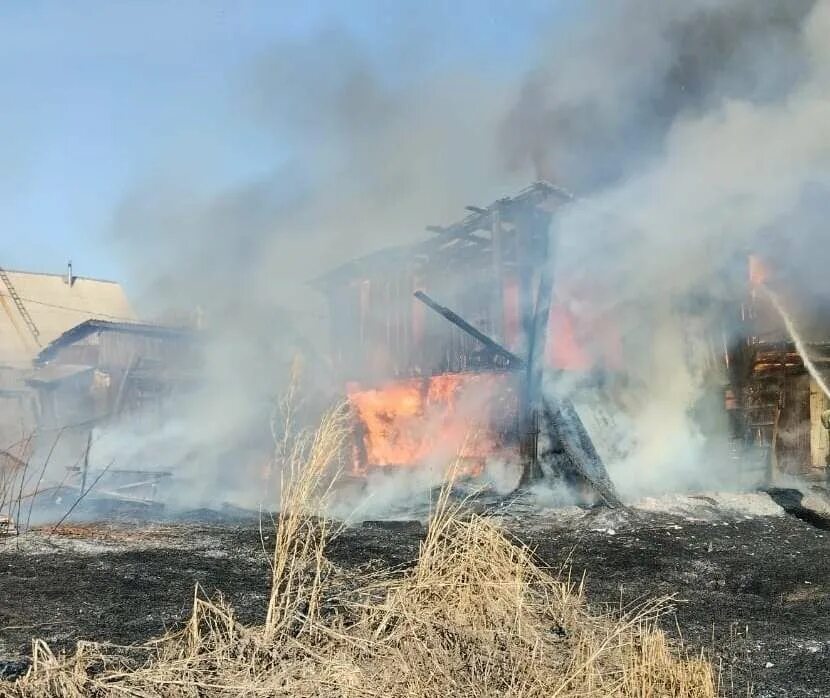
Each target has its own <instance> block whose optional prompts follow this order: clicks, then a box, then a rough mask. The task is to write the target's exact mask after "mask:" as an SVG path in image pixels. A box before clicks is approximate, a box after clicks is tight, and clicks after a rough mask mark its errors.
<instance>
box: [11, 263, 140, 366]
mask: <svg viewBox="0 0 830 698" xmlns="http://www.w3.org/2000/svg"><path fill="white" fill-rule="evenodd" d="M6 274H7V276H8V277H9V279H10V281H11V282H12V285H13V286H14V289H15V291H16V293H17V295H18V297H19V299H20V300H21V301H22V303H23V305H24V306H25V310H26V311H27V313H28V314H29V315H30V316H31V320H32V322H33V323H34V324H35V326H36V327H37V330H38V337H37V339H36V338H35V337H33V336H32V333H31V332H30V330H29V328H28V327H27V325H26V322H25V319H24V318H23V317H22V316H21V313H20V311H19V310H18V308H17V307H16V305H15V303H14V300H13V298H12V297H11V294H10V292H9V290H8V289H7V288H6V286H5V284H4V283H2V282H0V365H7V366H18V367H25V366H28V365H30V363H31V361H32V359H34V358H35V356H37V354H38V352H40V351H41V349H42V347H43V346H44V345H46V344H48V343H50V342H52V341H54V340H55V339H57V338H58V337H60V336H61V335H62V334H63V333H64V332H66V331H67V330H69V329H71V328H73V327H75V326H77V325H78V324H80V323H83V322H84V321H86V320H89V319H93V318H94V319H101V320H113V321H127V322H129V321H134V320H136V319H137V318H136V315H135V313H134V312H133V309H132V307H131V306H130V303H129V301H128V300H127V297H126V295H125V293H124V290H123V288H122V287H121V286H120V284H117V283H114V282H112V281H99V280H96V279H87V278H84V277H73V278H72V282H71V283H69V282H68V278H67V277H66V276H65V275H60V274H38V273H33V272H25V271H10V270H6Z"/></svg>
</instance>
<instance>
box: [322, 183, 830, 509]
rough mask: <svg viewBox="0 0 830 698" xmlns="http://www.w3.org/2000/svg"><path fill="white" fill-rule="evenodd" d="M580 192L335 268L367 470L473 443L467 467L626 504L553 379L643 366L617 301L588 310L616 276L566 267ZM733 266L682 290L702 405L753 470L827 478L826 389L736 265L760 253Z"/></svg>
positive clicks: (680, 313) (679, 313)
mask: <svg viewBox="0 0 830 698" xmlns="http://www.w3.org/2000/svg"><path fill="white" fill-rule="evenodd" d="M570 200H571V197H570V196H569V195H568V194H567V193H565V192H563V191H562V190H560V189H558V188H557V187H555V186H552V185H550V184H548V183H546V182H538V183H536V184H534V185H532V186H530V187H528V188H527V189H525V190H524V191H522V192H519V193H518V194H517V195H515V196H513V197H506V198H503V199H500V200H498V201H496V202H494V203H492V204H490V205H489V206H486V207H476V206H469V207H468V210H469V211H470V212H469V215H467V216H466V217H465V218H463V219H462V220H460V221H458V222H456V223H454V224H452V225H448V226H431V227H429V228H427V230H428V231H429V232H430V233H431V237H429V238H428V239H426V240H424V241H423V242H420V243H417V244H414V245H410V246H405V247H396V248H389V249H386V250H381V251H379V252H376V253H374V254H372V255H369V256H367V257H363V258H360V259H356V260H354V261H351V262H349V263H348V264H345V265H343V266H341V267H339V268H337V269H335V270H333V271H331V272H330V273H329V274H327V275H325V276H324V277H322V278H320V279H318V280H317V286H318V288H320V289H321V290H322V291H323V292H324V293H325V295H326V297H327V299H328V303H329V308H330V318H331V335H332V338H333V355H334V363H335V367H336V370H337V372H338V374H339V376H340V379H341V380H342V382H343V384H344V385H345V387H346V392H347V394H348V397H349V401H350V403H351V405H352V407H353V409H354V411H355V414H356V416H357V423H358V434H357V438H356V449H355V463H354V471H355V473H366V472H369V471H373V470H383V471H390V470H397V469H401V468H416V467H423V466H424V465H427V466H428V465H430V464H433V463H434V464H439V463H446V462H447V461H448V460H449V459H451V458H453V457H455V456H456V455H459V454H460V462H461V464H462V466H463V469H464V471H465V472H467V473H472V474H475V473H478V472H481V470H482V469H483V468H484V466H485V463H486V462H487V461H488V460H490V459H495V460H513V461H515V462H518V463H520V464H521V465H522V468H523V472H524V475H523V477H524V478H525V480H528V479H532V478H534V477H539V476H540V475H542V474H543V472H544V471H547V472H548V473H550V472H551V470H553V471H558V472H559V473H560V474H562V473H565V475H566V478H567V479H569V480H571V483H572V484H573V481H574V480H576V481H577V483H579V482H580V481H585V480H587V482H588V485H589V486H590V488H591V489H593V490H595V491H597V492H599V495H600V499H605V500H606V501H613V500H614V499H615V496H614V494H613V486H612V485H611V483H610V481H609V479H608V477H607V475H606V474H605V469H604V467H603V464H602V459H601V458H600V457H599V455H598V454H597V451H596V449H595V448H594V444H593V442H592V439H591V437H589V435H588V432H589V431H590V432H591V434H592V436H594V437H596V436H597V430H596V429H594V428H590V429H587V430H586V428H585V426H586V425H585V424H583V421H582V419H581V418H580V414H578V413H577V410H576V409H574V407H573V405H572V404H571V402H570V400H569V399H566V398H562V397H559V398H556V397H554V396H553V395H551V394H550V392H549V391H543V390H542V385H543V374H546V375H548V376H557V375H558V376H563V375H568V376H569V380H570V382H571V384H573V383H578V384H581V385H583V386H586V385H587V386H593V387H600V386H603V385H604V384H607V383H608V382H609V381H610V382H614V381H616V380H619V381H620V382H625V381H626V379H627V375H628V374H627V369H628V366H629V362H630V361H642V357H641V356H635V353H636V352H635V350H633V349H631V348H629V347H627V346H626V338H625V337H624V336H623V335H622V334H621V332H619V331H618V329H617V327H615V322H614V317H613V313H612V314H609V313H605V314H604V315H602V314H598V313H592V312H587V311H586V308H587V309H588V310H590V308H591V304H592V303H593V302H594V301H595V300H596V296H597V294H598V293H601V289H600V288H599V287H598V286H599V284H598V283H596V282H593V283H591V282H580V281H579V279H578V277H577V276H575V275H574V274H573V273H569V272H567V271H565V272H563V273H562V274H560V276H559V277H558V278H556V279H554V278H553V275H554V270H555V269H556V263H555V262H556V259H555V253H556V250H555V234H553V235H551V231H552V230H553V231H554V233H555V227H553V228H552V223H553V222H555V217H556V214H557V211H558V210H559V209H560V208H561V207H563V206H567V205H568V204H569V202H570ZM751 263H752V264H753V265H756V264H757V262H755V261H753V262H751ZM727 266H728V267H730V271H729V272H728V273H727V272H724V273H723V274H720V272H717V273H716V274H715V278H714V280H713V281H712V283H713V284H715V285H716V286H723V287H724V288H726V287H728V290H727V292H725V293H724V291H723V288H720V289H719V290H716V289H715V288H702V289H699V293H695V294H689V295H688V297H683V298H678V299H670V302H671V304H672V307H673V312H674V313H675V315H676V317H677V318H679V323H680V326H681V330H682V332H683V333H684V335H685V336H686V338H687V345H688V346H687V353H689V354H690V356H689V357H687V358H688V360H689V361H690V362H691V363H693V364H694V365H695V367H696V370H697V369H699V372H700V371H702V375H704V376H705V378H704V381H705V383H706V386H705V388H704V389H703V392H704V393H705V395H704V398H705V399H703V400H702V401H701V404H702V405H703V407H699V408H698V411H700V410H703V411H704V412H706V411H708V414H705V415H703V420H704V421H706V420H708V422H709V426H711V424H712V423H714V422H717V424H718V425H717V427H716V428H712V429H711V431H712V432H718V438H721V432H722V431H723V432H725V431H729V433H728V435H727V434H723V435H722V436H723V438H728V440H729V442H730V443H731V445H730V446H729V448H730V450H731V454H732V461H733V463H734V468H735V470H736V473H735V479H736V481H737V480H746V481H747V482H749V481H752V482H761V481H766V482H771V481H774V480H775V478H776V475H777V473H778V472H789V473H793V474H805V473H809V472H812V473H813V474H815V473H816V472H819V471H817V470H816V468H820V472H821V473H822V474H823V473H824V472H825V470H824V465H825V462H826V460H827V452H828V446H827V441H828V440H827V429H826V428H825V427H824V426H822V424H821V421H820V416H821V414H822V413H823V412H824V411H825V410H826V409H827V405H826V404H825V398H824V395H823V393H822V392H821V391H820V390H818V388H817V386H816V383H815V379H811V378H810V377H809V375H808V373H807V371H805V369H804V364H803V361H802V360H801V359H800V356H799V354H798V352H797V351H796V350H795V347H794V346H793V345H792V342H791V341H790V340H789V338H788V337H787V334H786V332H785V331H784V330H785V327H784V324H783V323H782V322H781V318H780V316H779V315H778V313H776V312H775V310H774V309H773V308H772V306H771V305H770V303H769V301H768V300H767V299H766V298H756V297H755V296H754V295H753V294H754V293H755V291H753V284H752V281H753V279H752V278H750V277H751V276H752V274H750V275H749V276H748V275H747V274H746V272H745V271H744V272H743V273H742V274H735V273H734V270H735V269H737V268H742V269H743V270H745V269H746V257H744V258H743V263H742V265H741V262H740V260H738V261H736V263H735V264H731V263H730V264H729V265H727ZM753 268H754V267H753ZM752 273H753V274H757V269H756V270H755V271H753V272H752ZM719 274H720V276H719ZM598 316H601V322H600V321H598V320H597V319H596V318H597V317H598ZM812 350H814V351H815V352H816V353H815V359H816V361H817V362H819V363H822V364H823V363H830V345H826V344H825V345H819V344H815V345H813V347H812ZM695 352H697V354H698V355H695V356H692V354H695ZM771 357H772V358H771ZM648 360H649V359H647V358H646V363H647V362H648ZM707 401H708V402H707ZM606 421H608V420H606ZM721 425H722V426H721ZM590 426H591V427H594V426H595V425H590ZM722 427H723V428H722ZM706 428H707V427H705V426H704V427H701V429H702V431H704V432H705V431H706ZM607 450H608V449H604V452H605V451H607ZM721 453H722V452H721ZM811 468H812V470H811ZM583 484H584V482H583Z"/></svg>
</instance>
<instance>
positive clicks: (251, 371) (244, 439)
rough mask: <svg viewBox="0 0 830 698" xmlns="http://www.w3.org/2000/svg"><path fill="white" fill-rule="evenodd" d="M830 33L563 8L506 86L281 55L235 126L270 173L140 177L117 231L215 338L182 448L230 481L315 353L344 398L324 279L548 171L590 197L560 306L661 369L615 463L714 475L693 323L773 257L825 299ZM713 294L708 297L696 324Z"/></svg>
mask: <svg viewBox="0 0 830 698" xmlns="http://www.w3.org/2000/svg"><path fill="white" fill-rule="evenodd" d="M828 35H830V2H828V0H792V1H791V2H787V3H779V2H773V1H772V0H731V1H729V2H720V1H716V0H694V1H693V2H687V3H653V2H646V1H645V0H627V1H624V2H609V3H599V4H596V3H594V4H588V5H585V6H584V7H582V8H581V9H579V10H577V11H575V12H573V13H570V14H568V15H567V16H565V18H564V19H563V20H562V21H561V22H557V23H556V25H555V26H553V27H552V28H545V29H544V30H542V31H541V32H540V33H539V37H538V46H537V48H536V50H535V55H536V56H537V60H536V62H535V65H534V66H533V67H532V69H530V70H521V71H519V70H517V71H513V72H511V71H508V70H504V71H501V72H499V73H498V74H493V75H488V74H483V73H482V72H479V71H477V70H476V66H475V65H471V64H467V63H464V62H460V63H458V64H457V65H455V64H454V65H449V66H447V65H439V66H437V67H436V66H433V67H431V69H430V70H427V71H424V72H422V73H419V72H418V71H417V70H414V69H413V68H412V63H413V61H412V60H411V59H410V60H409V62H407V61H405V60H404V59H402V58H400V57H398V56H394V57H393V58H392V59H391V60H390V61H389V62H388V63H387V64H386V65H383V66H381V65H379V64H378V61H377V60H376V59H375V58H372V57H371V56H370V54H369V52H368V51H366V50H365V49H364V47H363V46H362V45H361V43H360V42H359V41H358V40H357V39H355V38H354V37H352V36H350V35H349V34H348V33H347V32H346V31H344V30H342V29H338V28H332V27H326V28H323V29H321V30H320V31H319V32H318V33H317V34H316V35H314V36H313V37H311V38H310V39H308V40H305V41H298V42H294V43H290V42H289V43H283V44H281V45H279V46H275V47H274V49H273V50H272V52H271V53H270V54H269V55H267V56H263V57H262V59H261V60H260V61H259V62H258V63H257V64H256V65H253V66H250V69H249V71H248V72H247V73H246V74H245V75H240V76H239V79H238V80H237V82H236V87H235V88H234V89H235V90H236V93H235V94H234V95H233V97H234V98H235V99H238V101H239V104H240V107H239V115H238V118H239V121H240V123H239V128H240V129H241V130H249V129H255V130H257V131H258V132H259V133H260V134H265V135H266V140H267V137H269V134H270V137H272V138H273V151H274V158H273V160H274V164H273V169H272V171H271V172H269V173H267V174H266V175H265V176H262V177H257V178H252V180H251V181H249V182H248V183H247V184H243V185H238V186H236V187H234V188H232V189H229V190H218V191H217V190H216V189H214V188H210V187H207V186H204V187H200V186H199V185H198V182H199V181H201V178H200V177H199V176H198V173H197V171H194V170H198V167H199V163H198V162H197V163H193V164H192V165H187V164H182V163H164V164H163V165H162V166H160V167H159V171H167V172H170V173H173V174H171V175H169V176H158V175H156V176H153V177H149V176H148V177H147V178H146V179H145V180H144V181H142V182H139V183H137V185H136V187H135V190H134V192H133V193H132V195H131V196H130V197H128V198H127V199H126V200H125V201H123V202H122V204H121V205H120V207H119V208H118V211H117V213H116V215H115V218H114V221H113V236H114V237H115V238H116V239H117V240H118V242H119V244H120V245H121V247H122V249H123V250H124V251H125V258H126V259H128V260H129V263H130V264H131V268H132V269H133V275H132V280H131V287H132V288H134V289H137V290H139V291H140V294H139V295H140V298H141V300H142V302H143V304H144V307H145V308H146V309H147V311H148V312H152V313H155V314H160V315H161V314H164V313H170V312H172V311H173V310H179V311H181V310H183V309H184V310H187V311H195V310H196V309H197V308H198V309H199V314H200V316H201V317H203V319H204V324H205V326H206V327H207V328H208V338H207V345H206V374H207V382H206V385H205V386H204V387H203V389H202V391H201V393H200V394H199V396H198V397H197V398H194V399H193V400H192V401H191V403H192V404H188V405H186V406H184V407H183V408H182V409H183V410H184V411H186V412H187V423H188V424H189V425H190V426H189V428H188V430H187V437H186V438H188V439H190V440H191V441H193V442H194V443H195V444H198V446H199V447H200V448H202V449H203V451H205V452H211V453H212V454H214V455H213V457H212V462H213V463H214V466H213V467H215V468H220V469H221V468H228V467H231V465H230V464H231V463H232V462H233V459H234V457H235V454H238V453H239V450H238V449H240V448H241V447H242V446H243V445H245V444H250V442H251V439H253V438H254V436H253V434H255V433H256V434H263V433H266V434H267V430H265V429H262V428H261V427H262V426H263V425H265V424H267V420H268V413H269V409H270V408H269V405H270V401H271V400H272V399H273V395H274V394H275V393H276V392H277V391H278V390H279V377H280V376H281V375H285V373H286V372H287V365H288V362H289V358H290V356H291V355H293V353H295V351H297V350H298V349H299V350H300V351H302V353H304V354H305V355H306V357H307V364H306V366H307V368H306V372H305V373H306V377H307V381H308V383H309V386H310V387H309V390H310V391H311V392H315V391H316V392H317V393H319V394H320V395H323V394H330V393H336V392H337V391H338V390H339V389H341V386H337V385H334V383H333V379H332V377H331V376H330V374H329V372H328V368H327V361H326V359H325V356H326V353H327V352H326V346H325V341H327V340H325V338H324V333H325V329H326V327H327V318H326V317H325V312H326V311H325V308H324V306H323V305H322V303H321V299H320V298H318V297H317V296H316V295H315V293H316V292H315V291H314V290H313V289H312V288H310V287H309V286H308V285H307V282H308V281H309V280H310V279H312V278H314V277H315V276H317V275H318V274H321V273H322V272H324V271H326V270H327V269H328V268H330V267H332V266H334V265H336V264H339V263H342V262H344V261H346V260H347V259H349V258H352V257H354V256H357V255H359V254H361V253H365V252H369V251H372V250H373V249H376V248H378V247H382V246H387V245H393V244H395V245H397V244H402V243H406V242H411V241H414V240H417V239H420V238H422V237H423V233H422V230H423V226H424V225H426V224H430V223H441V222H446V221H451V220H454V219H456V218H458V216H459V213H460V212H461V208H462V207H463V205H465V204H468V203H486V202H488V201H490V200H492V199H495V198H497V197H499V196H503V195H505V194H509V193H510V192H511V191H514V190H517V189H519V188H521V187H522V186H524V185H526V184H527V183H528V181H529V180H531V179H533V178H535V177H541V178H546V179H549V180H551V181H553V182H555V183H557V184H561V185H563V186H565V187H566V188H568V189H570V190H571V191H573V192H574V194H575V195H576V196H577V201H576V202H575V203H573V204H572V205H570V206H569V207H568V208H566V209H563V213H562V214H561V215H560V216H559V218H558V220H557V221H556V223H555V226H554V234H555V237H556V240H557V246H556V250H557V254H556V268H557V270H556V273H557V278H558V279H560V280H563V279H564V280H568V281H569V282H573V283H564V284H560V288H559V290H558V292H557V293H558V300H559V301H560V302H562V303H566V304H567V303H569V302H572V303H576V302H577V301H576V299H569V298H568V292H567V290H566V289H567V288H568V287H569V285H570V286H573V285H574V284H576V285H579V284H581V285H583V286H585V285H587V286H588V287H592V288H595V289H596V293H595V299H594V302H593V303H592V305H591V306H590V307H587V306H581V307H580V308H579V311H580V312H581V313H583V314H588V315H593V316H595V317H596V319H597V321H598V322H601V321H602V319H603V318H609V317H613V318H614V321H615V322H616V323H617V324H618V325H619V326H620V327H621V329H622V333H623V339H624V342H625V344H626V347H627V350H628V354H627V356H632V357H636V356H640V357H642V358H641V359H640V360H637V359H636V358H632V359H631V362H630V365H629V366H628V369H629V371H630V372H631V374H632V384H634V385H636V392H637V396H636V400H635V399H633V398H630V396H629V397H625V398H624V401H627V403H628V404H633V407H632V409H631V411H630V412H629V414H627V415H626V416H621V417H620V422H621V424H622V427H621V428H623V429H624V430H625V431H626V432H629V435H631V434H633V435H634V436H636V438H635V439H634V442H635V444H636V445H635V446H634V447H633V448H632V449H630V450H629V452H628V453H627V455H626V456H625V457H624V458H622V459H620V460H619V462H617V463H615V464H613V465H614V470H613V473H612V474H613V475H614V476H615V477H616V479H617V483H618V485H620V486H621V487H622V489H623V490H624V491H626V492H629V493H632V494H634V493H637V492H638V491H641V490H642V489H643V488H647V489H660V488H666V487H673V486H676V485H678V484H683V485H684V486H701V485H706V483H707V482H711V481H710V480H707V478H709V477H710V476H711V474H712V472H714V471H716V470H717V468H716V467H714V465H713V466H712V467H711V468H708V469H707V468H705V467H703V465H702V464H701V458H702V457H703V453H704V452H703V449H702V444H703V442H704V441H705V439H704V436H706V434H704V433H703V429H704V428H703V427H701V425H700V420H695V419H693V418H692V417H691V416H690V414H691V411H692V408H693V407H694V406H695V405H696V404H698V403H699V401H700V399H701V397H702V396H703V395H704V393H705V391H704V387H705V386H704V385H703V384H702V380H703V379H702V372H701V371H700V370H698V369H699V366H698V365H696V362H695V360H694V357H692V359H693V360H691V361H690V360H689V358H690V353H691V354H692V355H694V353H695V339H696V338H695V336H694V328H695V327H696V325H695V323H699V324H700V326H701V327H704V326H706V327H708V325H710V324H711V321H712V318H714V317H717V318H720V317H721V315H719V314H717V313H715V311H716V310H717V311H718V312H720V310H719V309H720V308H721V305H720V304H725V303H727V302H729V301H734V300H736V299H737V295H736V289H735V287H733V286H731V285H730V284H729V283H724V281H723V279H724V278H737V277H739V276H740V275H741V273H742V272H743V267H742V265H743V264H745V261H746V254H747V253H748V252H749V251H757V252H759V253H761V254H766V255H768V256H771V257H772V258H774V260H775V262H776V270H775V273H776V274H777V276H778V278H779V279H780V280H781V281H782V284H783V282H785V281H787V280H790V281H793V284H792V287H793V288H794V289H796V291H797V292H799V293H801V294H802V296H803V298H804V300H803V302H802V303H801V307H803V308H805V309H809V310H810V312H812V313H813V314H814V315H815V314H816V313H818V312H820V311H821V310H822V309H826V301H827V299H830V282H828V278H830V277H828V276H827V275H826V269H827V261H828V258H827V252H826V248H827V245H826V239H827V238H826V231H825V230H824V227H823V222H824V221H826V220H827V217H826V215H824V214H825V213H826V209H827V203H826V202H827V201H828V198H827V187H828V176H830V175H828V173H830V168H829V167H828V159H830V99H829V98H828V95H830V89H829V88H830V49H829V48H828V42H827V41H826V37H827V36H828ZM391 43H394V42H391ZM401 43H405V44H406V45H411V42H408V41H404V39H403V37H402V38H401ZM399 59H400V61H399ZM414 62H415V63H417V59H416V60H415V61H414ZM396 70H397V71H398V74H396ZM182 175H184V176H182ZM191 175H192V176H191ZM183 182H184V183H183ZM725 272H726V273H725ZM574 280H578V283H577V282H576V281H574ZM699 289H705V290H706V301H705V302H704V303H702V304H701V305H700V307H698V308H697V309H696V310H695V311H694V312H691V313H689V312H685V313H681V312H680V311H679V310H678V307H677V301H678V299H680V298H683V297H688V296H689V295H690V294H692V293H693V292H695V291H696V290H699ZM734 330H735V328H734V327H725V328H723V331H724V333H725V334H726V335H728V334H729V333H730V332H733V331H734ZM321 399H322V398H321ZM707 428H708V427H707ZM711 428H712V429H715V430H717V429H719V428H720V427H718V426H714V427H711ZM183 438H184V437H183ZM216 454H222V455H221V457H219V456H217V455H216Z"/></svg>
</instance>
